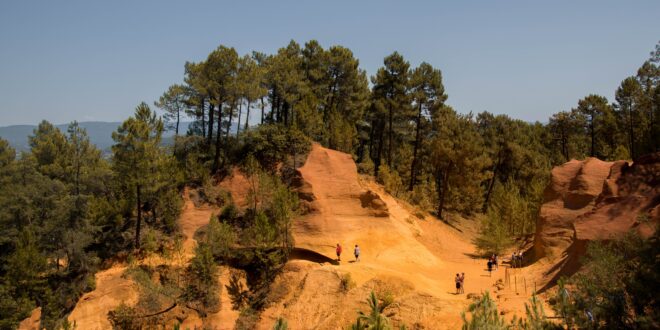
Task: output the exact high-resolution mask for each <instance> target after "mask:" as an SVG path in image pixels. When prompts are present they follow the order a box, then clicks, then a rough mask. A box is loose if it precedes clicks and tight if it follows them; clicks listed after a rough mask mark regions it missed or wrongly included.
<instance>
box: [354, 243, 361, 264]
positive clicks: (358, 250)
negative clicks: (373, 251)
mask: <svg viewBox="0 0 660 330" xmlns="http://www.w3.org/2000/svg"><path fill="white" fill-rule="evenodd" d="M353 253H354V254H355V261H360V247H359V246H358V245H357V244H355V251H353Z"/></svg>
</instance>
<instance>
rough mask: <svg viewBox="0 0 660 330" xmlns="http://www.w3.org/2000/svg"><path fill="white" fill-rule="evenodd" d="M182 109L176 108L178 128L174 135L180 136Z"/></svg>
mask: <svg viewBox="0 0 660 330" xmlns="http://www.w3.org/2000/svg"><path fill="white" fill-rule="evenodd" d="M180 114H181V109H177V110H176V128H175V129H174V137H175V140H176V137H177V136H179V122H180V121H181V115H180Z"/></svg>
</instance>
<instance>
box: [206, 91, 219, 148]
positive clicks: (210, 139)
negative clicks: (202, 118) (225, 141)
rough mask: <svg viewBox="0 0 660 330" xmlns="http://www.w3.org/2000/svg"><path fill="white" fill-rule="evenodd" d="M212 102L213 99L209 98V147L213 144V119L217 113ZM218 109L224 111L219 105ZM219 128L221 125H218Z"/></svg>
mask: <svg viewBox="0 0 660 330" xmlns="http://www.w3.org/2000/svg"><path fill="white" fill-rule="evenodd" d="M210 101H211V99H210V98H209V129H208V131H209V132H208V133H209V136H208V139H207V140H208V144H209V146H210V145H212V144H213V118H214V117H215V115H214V114H213V112H214V111H215V110H214V108H215V107H214V106H213V103H211V102H210ZM218 109H219V110H221V109H222V107H221V106H220V104H218ZM218 127H220V125H218ZM219 131H220V130H218V132H219Z"/></svg>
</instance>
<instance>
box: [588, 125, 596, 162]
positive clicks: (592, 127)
mask: <svg viewBox="0 0 660 330" xmlns="http://www.w3.org/2000/svg"><path fill="white" fill-rule="evenodd" d="M589 129H590V130H591V157H596V152H595V149H596V148H595V144H594V143H595V141H594V140H595V138H596V136H595V135H596V133H595V132H594V116H593V115H592V116H591V121H590V123H589Z"/></svg>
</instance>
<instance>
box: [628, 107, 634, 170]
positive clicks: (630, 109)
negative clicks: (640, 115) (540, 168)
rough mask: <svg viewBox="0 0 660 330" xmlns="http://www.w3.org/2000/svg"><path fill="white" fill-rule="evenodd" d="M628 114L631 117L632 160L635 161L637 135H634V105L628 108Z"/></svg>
mask: <svg viewBox="0 0 660 330" xmlns="http://www.w3.org/2000/svg"><path fill="white" fill-rule="evenodd" d="M628 114H629V116H630V125H629V130H630V132H629V135H630V158H631V159H632V160H633V161H634V160H635V142H634V141H635V135H634V134H633V115H632V105H630V106H629V108H628Z"/></svg>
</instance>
